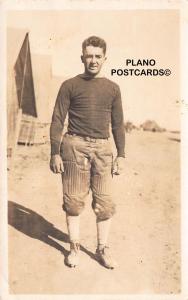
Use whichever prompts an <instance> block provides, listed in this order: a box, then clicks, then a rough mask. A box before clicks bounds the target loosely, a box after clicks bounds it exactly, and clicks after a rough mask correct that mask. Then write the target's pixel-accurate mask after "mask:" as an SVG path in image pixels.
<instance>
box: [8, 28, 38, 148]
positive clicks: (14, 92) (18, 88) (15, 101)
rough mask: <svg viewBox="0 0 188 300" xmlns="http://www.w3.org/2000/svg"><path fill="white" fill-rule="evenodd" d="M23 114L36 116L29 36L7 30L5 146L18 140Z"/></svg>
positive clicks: (9, 145) (12, 144)
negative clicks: (6, 133)
mask: <svg viewBox="0 0 188 300" xmlns="http://www.w3.org/2000/svg"><path fill="white" fill-rule="evenodd" d="M22 113H24V114H25V115H28V116H30V117H31V118H37V108H36V100H35V91H34V82H33V73H32V63H31V53H30V45H29V35H28V32H27V30H25V29H19V30H18V29H10V28H8V29H7V121H8V122H7V128H8V136H7V147H8V150H9V153H10V154H11V152H12V150H14V147H15V145H16V143H17V139H18V135H19V130H20V123H21V118H22Z"/></svg>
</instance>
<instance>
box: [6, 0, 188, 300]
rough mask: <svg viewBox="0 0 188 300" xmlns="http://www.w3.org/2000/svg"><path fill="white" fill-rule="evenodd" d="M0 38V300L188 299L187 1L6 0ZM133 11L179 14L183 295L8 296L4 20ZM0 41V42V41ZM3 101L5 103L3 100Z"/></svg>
mask: <svg viewBox="0 0 188 300" xmlns="http://www.w3.org/2000/svg"><path fill="white" fill-rule="evenodd" d="M0 5H1V6H0V17H1V23H0V35H1V56H0V66H1V71H2V74H0V75H1V77H0V79H1V80H0V82H1V85H2V86H1V88H0V96H1V102H0V111H1V116H3V118H2V117H1V118H0V150H1V151H0V155H1V163H0V172H1V173H0V174H3V176H2V175H1V180H0V197H1V200H2V201H1V202H0V209H1V218H0V220H1V221H0V222H1V223H0V225H1V226H0V230H1V232H0V237H1V243H0V265H1V273H0V298H1V299H2V300H5V299H17V300H19V299H40V300H43V299H45V300H47V299H57V300H59V299H106V300H109V299H114V300H119V299H126V300H129V299H131V300H132V299H141V300H142V299H143V300H147V299H148V300H150V299H157V300H160V299H161V300H168V299H169V300H173V299H174V300H176V299H177V300H179V299H181V300H184V299H185V300H187V299H188V267H187V266H188V240H187V229H188V204H187V199H186V198H187V195H188V182H187V178H188V176H187V175H188V174H187V170H188V154H187V153H188V97H187V94H188V88H187V87H186V86H187V85H188V84H187V82H186V81H187V79H188V76H187V75H188V56H187V53H188V43H187V37H188V1H186V0H185V1H183V0H182V1H177V0H174V1H172V0H171V1H170V0H105V1H104V0H103V1H102V0H101V1H100V0H62V1H60V0H59V1H58V0H29V1H24V0H7V1H3V2H2V1H1V4H0ZM64 9H65V10H67V9H71V10H88V9H89V10H97V9H100V10H123V9H126V10H134V9H178V10H180V12H181V99H182V107H181V112H182V119H181V123H182V127H181V138H182V147H181V196H182V197H181V199H182V210H181V212H182V213H181V215H182V292H181V294H179V295H156V294H155V295H138V294H137V295H76V296H73V295H9V294H8V270H7V267H8V263H7V262H8V260H7V255H8V251H7V249H8V247H7V227H8V226H7V207H6V202H5V199H7V180H6V159H5V158H6V138H5V137H6V103H5V99H6V88H5V87H6V85H5V78H6V76H5V74H6V59H5V58H6V48H5V45H6V43H5V31H4V28H5V19H6V12H7V11H9V10H64ZM2 41H3V42H2ZM2 99H3V100H4V101H2Z"/></svg>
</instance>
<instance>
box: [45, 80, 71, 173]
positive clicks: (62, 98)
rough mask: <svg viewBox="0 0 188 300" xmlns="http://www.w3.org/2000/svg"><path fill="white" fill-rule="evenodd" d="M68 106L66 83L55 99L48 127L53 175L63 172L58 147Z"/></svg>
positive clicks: (68, 94)
mask: <svg viewBox="0 0 188 300" xmlns="http://www.w3.org/2000/svg"><path fill="white" fill-rule="evenodd" d="M69 106H70V92H69V88H68V86H67V83H66V82H65V83H63V84H62V86H61V88H60V90H59V92H58V95H57V99H56V103H55V107H54V111H53V115H52V122H51V126H50V142H51V160H50V168H51V170H52V171H53V172H54V173H61V172H62V171H63V163H62V160H61V157H60V145H61V139H62V132H63V128H64V122H65V118H66V115H67V111H68V109H69Z"/></svg>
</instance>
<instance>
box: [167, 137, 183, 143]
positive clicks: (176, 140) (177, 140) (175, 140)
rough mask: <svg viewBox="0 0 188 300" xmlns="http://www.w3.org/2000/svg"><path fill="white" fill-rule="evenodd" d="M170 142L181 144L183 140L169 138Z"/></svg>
mask: <svg viewBox="0 0 188 300" xmlns="http://www.w3.org/2000/svg"><path fill="white" fill-rule="evenodd" d="M168 139H169V140H170V141H174V142H178V143H180V142H181V140H180V139H176V138H168Z"/></svg>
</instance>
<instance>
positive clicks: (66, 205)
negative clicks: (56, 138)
mask: <svg viewBox="0 0 188 300" xmlns="http://www.w3.org/2000/svg"><path fill="white" fill-rule="evenodd" d="M84 150H85V145H84V143H83V142H82V141H80V140H79V139H78V138H76V137H70V136H68V137H64V142H63V147H62V158H63V164H64V173H63V174H62V182H63V210H64V211H65V212H66V221H67V229H68V234H69V240H70V254H69V256H68V257H67V259H66V263H67V265H69V266H70V267H75V266H76V265H78V261H79V225H80V214H81V212H82V211H83V209H84V206H85V198H86V197H87V195H88V193H89V187H90V164H89V161H88V159H86V157H85V151H84Z"/></svg>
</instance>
